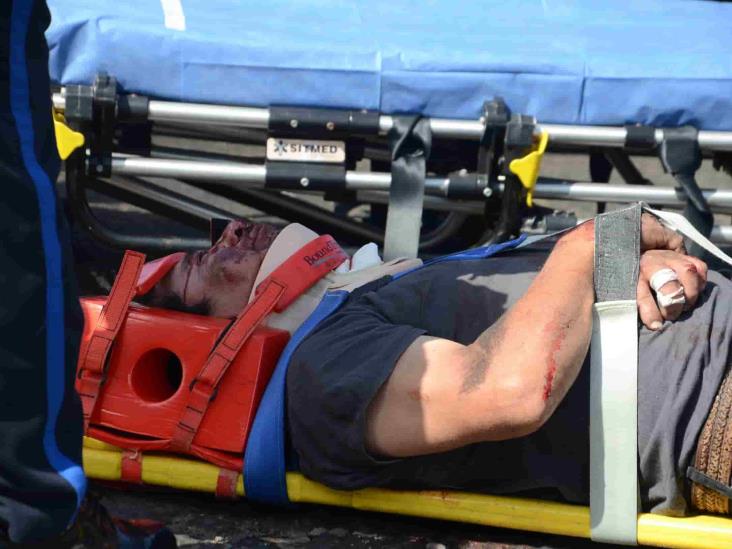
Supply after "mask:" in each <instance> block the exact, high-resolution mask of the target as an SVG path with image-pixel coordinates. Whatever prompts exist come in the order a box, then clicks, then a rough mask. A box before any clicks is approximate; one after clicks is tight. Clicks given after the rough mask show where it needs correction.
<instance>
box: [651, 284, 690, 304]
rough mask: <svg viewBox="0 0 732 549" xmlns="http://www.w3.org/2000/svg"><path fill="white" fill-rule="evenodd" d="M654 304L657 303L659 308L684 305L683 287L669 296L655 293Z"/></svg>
mask: <svg viewBox="0 0 732 549" xmlns="http://www.w3.org/2000/svg"><path fill="white" fill-rule="evenodd" d="M656 303H658V306H659V307H670V306H671V305H682V304H684V303H686V296H685V295H684V287H683V286H681V287H680V288H679V289H678V290H676V291H675V292H673V293H671V294H664V293H662V292H656Z"/></svg>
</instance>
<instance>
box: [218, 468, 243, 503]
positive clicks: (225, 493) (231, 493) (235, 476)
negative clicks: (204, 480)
mask: <svg viewBox="0 0 732 549" xmlns="http://www.w3.org/2000/svg"><path fill="white" fill-rule="evenodd" d="M238 481H239V471H234V470H232V469H224V468H223V467H222V468H221V469H219V476H218V478H217V479H216V497H217V498H218V499H236V498H237V494H236V484H237V482H238Z"/></svg>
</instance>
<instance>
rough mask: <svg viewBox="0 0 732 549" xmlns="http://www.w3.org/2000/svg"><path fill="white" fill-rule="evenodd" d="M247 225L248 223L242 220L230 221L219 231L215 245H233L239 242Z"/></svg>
mask: <svg viewBox="0 0 732 549" xmlns="http://www.w3.org/2000/svg"><path fill="white" fill-rule="evenodd" d="M248 226H249V224H248V223H244V222H243V221H231V222H230V223H229V224H228V225H227V226H226V228H225V229H224V232H223V233H221V238H219V241H218V242H217V243H216V246H234V245H235V244H236V243H237V242H239V239H240V238H241V236H242V234H243V233H244V231H245V230H246V229H247V227H248Z"/></svg>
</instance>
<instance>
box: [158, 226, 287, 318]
mask: <svg viewBox="0 0 732 549" xmlns="http://www.w3.org/2000/svg"><path fill="white" fill-rule="evenodd" d="M278 233H279V229H277V228H275V227H273V226H271V225H266V224H263V223H251V222H248V221H232V222H231V223H229V224H228V225H227V226H226V229H225V230H224V232H223V233H222V235H221V238H219V240H218V241H217V242H216V244H214V245H213V246H212V247H211V248H209V249H208V250H206V251H203V250H202V251H198V252H194V253H189V254H187V255H186V257H184V258H183V259H182V260H181V261H180V262H179V263H178V264H177V265H176V266H175V267H174V268H173V269H172V270H171V272H170V273H169V274H168V275H167V276H166V277H165V278H164V279H163V280H162V281H161V282H160V283H159V284H158V287H157V288H156V290H155V291H156V292H163V293H166V294H170V293H172V294H174V295H175V296H177V297H178V298H179V299H180V300H181V301H182V302H183V304H184V305H185V306H187V307H196V306H199V305H201V304H202V303H207V304H208V312H209V314H210V315H212V316H220V317H234V316H237V315H238V314H239V313H240V312H241V310H242V309H243V308H244V307H245V306H246V304H247V301H248V300H249V294H250V292H251V290H252V286H253V285H254V280H255V278H256V276H257V272H258V271H259V267H260V266H261V264H262V260H263V259H264V256H265V254H266V253H267V250H268V249H269V247H270V245H271V244H272V241H273V240H274V239H275V237H276V236H277V234H278Z"/></svg>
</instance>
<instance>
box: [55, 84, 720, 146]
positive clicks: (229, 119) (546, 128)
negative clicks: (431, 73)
mask: <svg viewBox="0 0 732 549" xmlns="http://www.w3.org/2000/svg"><path fill="white" fill-rule="evenodd" d="M53 104H54V107H56V108H57V109H59V110H63V109H64V107H65V104H66V101H65V99H64V96H63V92H62V93H55V94H53ZM148 119H149V120H152V121H159V122H176V123H179V124H208V125H214V126H215V125H221V126H243V127H247V128H261V129H266V128H267V126H268V124H269V109H267V108H257V107H238V106H230V105H210V104H202V103H179V102H172V101H157V100H151V101H150V103H149V112H148ZM393 125H394V121H393V119H392V117H391V116H388V115H381V116H380V117H379V131H380V133H381V134H386V133H387V132H388V131H389V130H390V129H391V128H392V126H393ZM430 126H431V129H432V134H433V135H434V136H435V137H440V138H453V139H471V140H478V139H480V138H481V137H482V136H483V134H484V131H485V123H484V122H483V121H481V120H480V119H478V120H457V119H444V118H431V119H430ZM536 131H537V132H547V133H548V134H549V142H550V144H552V145H581V146H600V147H622V146H624V145H625V139H626V137H627V130H626V129H625V128H623V127H614V126H578V125H565V124H540V125H538V126H537V128H536ZM655 139H656V143H657V144H660V143H661V142H662V141H663V129H662V128H659V129H656V131H655ZM698 141H699V146H700V147H701V148H702V149H706V150H713V151H732V131H729V132H723V131H700V132H699V136H698Z"/></svg>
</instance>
